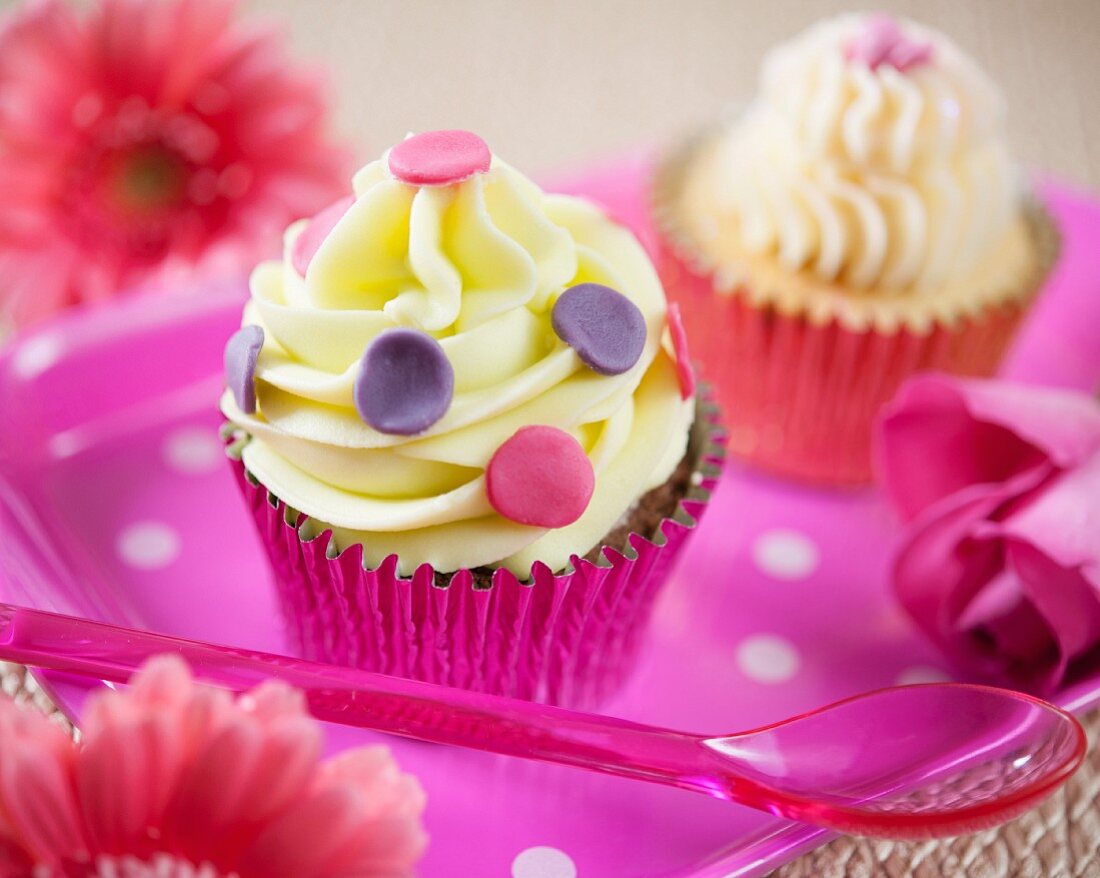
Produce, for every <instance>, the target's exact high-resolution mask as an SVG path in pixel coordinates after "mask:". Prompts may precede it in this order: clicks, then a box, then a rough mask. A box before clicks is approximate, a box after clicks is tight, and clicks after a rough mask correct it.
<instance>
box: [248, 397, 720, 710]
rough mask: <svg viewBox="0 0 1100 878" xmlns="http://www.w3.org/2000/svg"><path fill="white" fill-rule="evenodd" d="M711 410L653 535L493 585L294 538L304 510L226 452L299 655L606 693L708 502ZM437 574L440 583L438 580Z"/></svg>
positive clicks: (571, 700)
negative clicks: (684, 477) (682, 487)
mask: <svg viewBox="0 0 1100 878" xmlns="http://www.w3.org/2000/svg"><path fill="white" fill-rule="evenodd" d="M722 439H724V437H723V436H721V435H720V433H719V430H718V427H717V424H716V421H715V417H714V415H713V412H712V411H710V410H707V411H702V407H701V413H700V415H699V417H698V418H697V421H696V428H695V430H694V431H693V447H694V448H695V449H699V453H698V457H697V460H698V463H697V464H696V466H695V468H694V470H693V472H692V479H691V483H690V484H691V486H690V487H689V489H688V491H687V493H686V495H685V497H684V498H683V499H682V500H681V501H680V503H679V504H678V507H677V511H676V513H675V514H674V515H673V517H671V518H666V519H664V520H663V521H662V522H661V524H660V525H659V527H658V529H657V533H656V534H655V537H654V539H648V538H646V537H644V536H641V535H639V534H636V533H632V534H630V536H629V538H628V542H629V545H630V551H629V553H628V554H623V553H622V552H619V551H616V550H615V549H612V548H610V547H607V546H605V547H604V548H603V550H602V555H603V557H604V559H605V562H606V566H605V564H594V563H592V562H590V561H587V560H585V559H582V558H578V557H576V556H574V558H573V563H572V570H571V572H566V573H559V574H555V573H553V572H552V571H550V569H549V568H547V567H546V566H545V565H544V564H535V565H534V567H533V569H532V577H531V580H530V581H529V582H521V581H520V580H519V579H518V578H517V577H516V576H515V574H513V573H511V572H510V571H508V570H504V569H498V570H496V571H495V572H494V573H493V577H492V582H491V585H490V586H489V587H479V586H477V585H476V584H475V581H474V577H473V575H472V574H471V573H470V572H469V571H468V570H460V571H458V572H457V573H454V574H452V575H450V576H449V577H448V576H438V575H437V574H436V572H435V570H434V569H433V568H432V567H431V565H428V564H424V565H421V566H420V567H419V568H417V569H416V571H415V572H414V573H413V575H412V576H411V577H401V576H399V575H398V574H397V556H396V555H391V556H390V557H389V558H387V559H386V560H385V561H383V562H382V564H380V565H379V566H378V567H377V568H375V569H367V568H365V567H364V565H363V550H362V546H358V545H357V546H352V547H349V548H348V549H346V550H344V551H343V552H340V553H338V554H337V553H335V552H334V551H333V549H332V546H331V532H330V531H325V532H324V533H323V534H321V535H319V536H317V537H315V538H313V539H309V540H307V539H303V538H302V537H301V536H300V534H299V528H300V527H301V525H302V523H303V522H304V520H305V516H303V515H301V514H299V513H297V512H295V511H294V510H292V509H290V508H288V507H287V505H286V504H285V503H284V502H283V501H282V500H280V499H279V498H278V497H276V496H274V495H273V494H272V493H271V492H270V491H268V489H267V488H266V487H264V486H263V485H262V484H259V483H258V482H257V481H256V480H255V479H254V478H253V477H252V476H251V474H250V473H248V472H247V471H246V468H245V466H244V464H243V462H242V461H241V460H239V459H238V458H235V457H233V456H231V457H230V463H231V466H232V468H233V472H234V474H235V476H236V479H237V483H238V485H239V487H240V490H241V493H242V496H243V497H244V500H245V503H246V505H247V507H248V509H249V511H250V512H251V513H252V517H253V519H254V520H255V523H256V528H257V531H258V533H259V535H260V538H261V541H262V542H263V545H264V547H265V549H266V551H267V554H268V557H269V559H270V561H271V565H272V569H273V573H274V580H275V585H276V588H277V591H278V593H279V598H280V602H281V604H282V607H283V612H284V617H285V619H286V623H287V627H288V634H289V636H290V639H291V641H292V643H293V645H294V647H295V648H296V649H297V651H298V652H299V653H300V654H301V655H302V656H303V657H305V658H308V659H313V660H316V661H324V662H331V663H335V664H341V665H349V666H352V667H358V668H362V669H364V670H369V671H375V672H378V673H383V674H393V675H396V676H402V677H411V678H413V679H417V680H424V681H427V682H432V683H440V684H443V685H447V686H457V687H460V688H464V689H472V690H474V691H478V692H488V693H492V694H496V695H505V696H510V697H514V698H523V699H527V700H532V701H541V702H545V703H548V704H558V705H564V706H570V707H576V708H591V707H594V706H596V705H598V704H600V703H602V702H603V701H604V700H606V698H607V697H608V696H609V695H611V694H612V693H613V692H614V691H615V690H616V689H618V687H619V686H620V685H621V684H622V682H623V681H624V680H625V678H626V676H627V675H628V674H629V672H630V670H631V668H632V666H633V664H634V659H635V658H636V656H637V653H638V651H639V648H640V645H641V642H642V639H643V636H644V632H645V630H646V627H647V624H648V621H649V617H650V614H651V610H652V607H653V602H654V599H655V597H656V596H657V594H658V592H659V591H660V589H661V587H662V586H663V585H664V583H665V582H666V581H667V579H668V574H669V573H670V571H671V568H672V566H673V564H674V563H675V561H676V560H677V558H678V557H679V556H680V553H681V552H682V550H683V547H684V544H685V542H686V541H687V539H688V537H689V536H690V534H691V532H692V531H693V530H694V529H695V527H696V526H697V524H698V521H699V519H700V517H701V516H702V514H703V511H704V509H705V508H706V506H707V503H708V500H709V495H710V492H711V491H712V490H713V488H714V485H715V484H716V481H717V477H718V474H719V472H720V467H721V463H722V452H721V450H720V445H721V441H722ZM441 583H442V584H441Z"/></svg>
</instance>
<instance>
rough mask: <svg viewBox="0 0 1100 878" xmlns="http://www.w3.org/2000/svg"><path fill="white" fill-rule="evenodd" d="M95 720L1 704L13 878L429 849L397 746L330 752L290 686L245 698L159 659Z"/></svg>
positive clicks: (396, 861) (371, 872)
mask: <svg viewBox="0 0 1100 878" xmlns="http://www.w3.org/2000/svg"><path fill="white" fill-rule="evenodd" d="M82 727H83V731H84V739H83V744H82V745H81V746H76V745H74V744H73V743H72V741H71V740H70V739H69V737H68V736H67V735H66V734H65V732H64V731H63V730H62V729H61V728H59V727H58V726H57V725H55V724H53V723H51V722H50V721H49V720H48V719H46V718H45V717H44V716H43V715H42V714H40V713H37V712H35V711H30V710H25V709H22V708H19V707H17V706H16V705H15V704H13V703H12V702H11V701H9V700H7V699H3V700H2V701H0V876H2V878H77V876H79V878H230V876H234V878H336V876H339V878H399V876H407V875H411V874H412V866H413V864H414V863H415V862H416V860H417V859H418V858H419V856H420V854H421V852H422V851H423V848H424V845H425V842H426V837H425V835H424V831H423V829H422V828H421V823H420V815H421V813H422V811H423V809H424V793H423V791H422V790H421V788H420V785H419V784H418V783H417V782H416V780H415V779H414V778H413V777H411V776H410V775H407V774H402V773H401V772H400V771H399V770H398V767H397V765H396V763H395V762H394V761H393V758H392V757H391V756H390V753H389V750H388V749H386V748H385V747H377V746H376V747H365V748H362V749H359V750H352V751H347V752H345V753H343V754H341V755H339V756H336V757H335V758H332V759H330V760H328V761H327V762H321V760H320V756H321V732H320V728H319V727H318V724H317V723H316V722H315V721H314V720H313V719H312V718H310V717H309V716H307V715H306V712H305V707H304V699H303V697H302V695H301V693H299V692H297V691H295V690H293V689H290V688H289V687H287V686H285V685H283V684H281V683H275V682H272V683H265V684H263V685H261V686H259V687H258V688H256V689H255V690H253V691H252V692H251V693H250V694H249V695H247V696H245V697H242V698H240V699H239V700H237V701H234V700H233V699H232V698H231V697H230V696H229V695H228V694H227V693H226V692H224V691H221V690H217V689H210V688H205V687H202V686H198V685H196V684H195V682H194V681H193V680H192V678H191V675H190V673H189V672H188V670H187V668H186V666H185V665H184V664H183V662H182V661H181V660H179V659H178V658H169V657H161V658H159V659H154V660H153V661H152V662H150V663H149V664H148V665H147V666H146V668H145V669H144V670H143V671H142V672H141V673H139V674H138V675H137V676H136V677H135V679H134V683H133V685H132V686H131V687H130V688H129V689H127V690H125V691H117V692H110V691H109V692H105V693H104V694H101V695H98V696H95V697H94V698H93V699H92V700H91V701H89V704H88V707H87V710H86V711H85V715H84V722H83V724H82Z"/></svg>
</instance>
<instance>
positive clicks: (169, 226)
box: [62, 98, 250, 261]
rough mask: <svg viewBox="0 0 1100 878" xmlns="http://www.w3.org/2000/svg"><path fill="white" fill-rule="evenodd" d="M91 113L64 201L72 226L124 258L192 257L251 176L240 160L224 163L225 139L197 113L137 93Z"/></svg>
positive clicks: (103, 249) (75, 233) (77, 235)
mask: <svg viewBox="0 0 1100 878" xmlns="http://www.w3.org/2000/svg"><path fill="white" fill-rule="evenodd" d="M86 115H87V118H86V119H85V118H83V117H81V120H80V121H82V122H84V124H83V125H82V126H81V127H83V128H84V136H83V138H82V142H81V144H80V146H79V147H77V150H76V152H75V154H74V156H73V159H74V160H73V162H72V164H71V166H70V172H69V176H68V179H67V180H66V182H65V185H64V189H63V194H62V203H63V206H64V212H65V216H66V217H67V218H68V219H69V233H70V234H71V235H72V236H73V237H74V238H76V239H78V240H79V241H81V242H82V243H83V244H85V245H86V246H89V247H92V248H94V249H96V250H98V251H100V252H103V253H114V254H116V255H117V256H118V257H119V258H121V259H124V260H127V261H130V260H135V259H136V260H147V261H157V260H160V259H162V258H163V257H164V256H165V255H167V253H168V252H169V251H170V250H171V251H175V252H180V253H183V254H185V255H191V256H193V255H195V254H196V253H197V251H198V250H200V249H201V248H202V246H203V245H204V243H205V242H207V241H208V240H209V236H210V235H211V234H213V233H216V232H217V230H218V229H219V228H220V227H221V226H222V224H223V223H224V221H225V219H226V216H227V211H228V206H229V203H230V201H231V200H232V199H233V198H235V197H239V196H240V195H241V194H242V193H243V191H244V189H247V187H248V185H249V183H250V178H249V177H248V175H247V172H245V171H244V170H243V169H242V168H241V167H239V166H238V165H237V164H235V163H230V164H229V166H228V167H224V165H225V164H226V158H225V155H224V150H223V144H222V140H221V138H220V137H219V135H218V134H217V133H216V132H215V131H214V130H213V129H211V128H210V127H209V126H208V125H207V124H206V123H205V122H204V121H203V119H201V118H200V117H199V116H197V115H194V114H192V113H189V112H186V111H183V112H180V111H174V112H166V111H164V110H158V109H153V108H150V107H149V106H148V105H146V104H145V103H144V102H142V101H141V100H139V99H135V98H131V99H128V100H126V101H124V102H122V103H121V104H120V105H118V106H117V107H115V108H114V109H113V110H112V111H110V112H103V111H102V104H101V103H97V104H96V105H95V107H93V109H92V111H89V112H88V114H86Z"/></svg>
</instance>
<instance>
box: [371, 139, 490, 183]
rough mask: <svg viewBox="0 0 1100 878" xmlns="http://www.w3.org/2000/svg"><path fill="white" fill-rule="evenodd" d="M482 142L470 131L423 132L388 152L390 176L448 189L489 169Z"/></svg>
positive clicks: (483, 142)
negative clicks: (451, 185) (447, 187)
mask: <svg viewBox="0 0 1100 878" xmlns="http://www.w3.org/2000/svg"><path fill="white" fill-rule="evenodd" d="M492 160H493V156H492V153H490V152H489V147H488V146H486V144H485V141H484V140H482V139H481V138H480V137H478V136H477V135H476V134H473V133H471V132H469V131H425V132H424V133H423V134H414V135H413V136H412V137H408V138H406V139H405V140H402V141H401V142H400V143H399V144H397V145H396V146H395V147H394V148H393V149H391V150H390V173H391V174H393V175H394V176H395V177H396V178H397V179H398V180H400V181H401V182H402V183H411V184H412V185H413V186H448V185H450V184H451V183H461V182H462V181H463V180H466V179H468V178H469V177H472V176H473V175H474V174H477V173H484V172H485V171H488V170H489V165H490V163H491V162H492Z"/></svg>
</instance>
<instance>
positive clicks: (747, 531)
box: [0, 157, 1100, 878]
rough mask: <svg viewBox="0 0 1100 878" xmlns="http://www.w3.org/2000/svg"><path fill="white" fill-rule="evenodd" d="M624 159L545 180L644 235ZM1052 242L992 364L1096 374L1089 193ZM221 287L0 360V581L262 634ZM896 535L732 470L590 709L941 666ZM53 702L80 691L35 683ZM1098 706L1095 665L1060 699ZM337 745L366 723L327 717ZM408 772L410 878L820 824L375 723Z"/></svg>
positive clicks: (821, 696)
mask: <svg viewBox="0 0 1100 878" xmlns="http://www.w3.org/2000/svg"><path fill="white" fill-rule="evenodd" d="M645 167H646V165H645V160H644V158H642V157H635V158H632V159H629V160H626V161H620V162H617V163H615V165H614V166H613V168H614V169H613V170H606V169H605V170H602V171H598V172H593V173H591V174H588V175H585V176H584V177H583V178H574V179H573V180H572V182H570V183H568V184H562V185H561V186H559V187H558V188H563V189H571V190H573V191H580V192H584V193H587V194H588V195H590V196H591V197H592V198H594V199H597V200H600V201H603V202H604V203H605V204H607V205H608V206H609V207H610V208H611V209H612V210H613V212H615V213H616V214H617V215H618V216H619V217H620V218H622V219H624V220H626V221H628V222H632V223H634V224H636V225H637V226H638V228H639V232H640V234H641V235H642V236H643V238H645V237H646V236H647V235H648V234H649V230H648V229H647V228H646V227H644V225H643V224H642V223H643V220H642V219H640V218H641V217H642V211H641V207H642V204H643V199H642V195H641V193H642V187H641V180H642V179H643V175H644V172H645ZM1046 191H1047V194H1048V196H1049V201H1050V203H1051V206H1052V208H1053V210H1054V211H1055V213H1056V214H1057V217H1058V219H1059V221H1060V223H1061V225H1062V228H1063V231H1064V232H1065V235H1066V246H1065V258H1064V260H1063V263H1062V265H1061V267H1060V269H1059V271H1058V274H1057V276H1056V277H1055V278H1054V279H1053V280H1052V282H1051V284H1050V286H1049V289H1048V290H1047V291H1046V294H1045V296H1044V298H1043V301H1042V302H1041V303H1040V305H1039V307H1038V308H1037V310H1036V313H1035V315H1034V318H1033V319H1032V321H1031V323H1030V324H1029V326H1028V329H1027V332H1026V333H1025V335H1024V337H1022V338H1021V340H1020V342H1019V344H1018V346H1017V348H1016V350H1015V352H1014V354H1013V357H1012V358H1011V361H1010V363H1009V365H1008V368H1007V371H1008V373H1009V374H1011V375H1012V376H1014V377H1017V378H1023V379H1030V380H1036V381H1041V382H1045V383H1050V384H1061V385H1066V386H1074V387H1080V388H1093V387H1095V386H1096V383H1097V379H1098V378H1100V207H1098V206H1096V205H1093V204H1091V203H1089V202H1088V201H1086V200H1085V199H1082V198H1079V197H1075V196H1073V195H1071V194H1068V193H1066V192H1065V191H1063V190H1059V189H1056V188H1053V187H1048V188H1047V190H1046ZM244 294H245V292H244V288H243V286H242V285H241V284H240V283H235V284H225V285H224V286H222V287H220V288H218V289H213V290H204V291H203V294H202V295H201V296H198V297H191V298H184V297H178V296H176V297H169V298H165V297H164V296H163V295H162V296H146V297H139V298H135V299H131V300H129V301H128V302H126V303H125V304H122V305H118V306H114V307H109V308H104V309H101V310H96V311H90V312H86V313H84V314H74V315H71V316H68V317H65V318H63V319H61V320H59V321H57V322H56V323H54V324H52V325H49V326H46V327H44V328H42V329H40V330H38V331H36V332H34V333H31V334H29V335H27V336H25V337H23V338H22V339H21V340H20V341H19V342H18V343H17V344H15V345H14V346H12V347H11V348H10V349H9V350H8V351H7V353H6V354H5V355H4V356H3V357H2V358H0V419H2V422H0V598H2V599H3V600H7V601H12V602H16V603H22V604H25V605H28V606H33V607H39V608H43V609H50V610H57V611H63V612H68V613H75V614H79V615H84V616H87V617H89V618H99V619H106V620H111V621H119V622H123V623H129V624H134V625H138V626H144V627H147V628H150V629H153V630H157V631H164V632H168V633H171V634H179V635H184V636H192V637H199V638H204V639H207V640H214V641H220V642H223V643H229V644H235V645H240V646H246V647H252V648H257V649H266V650H273V651H285V649H286V647H285V646H284V641H283V637H282V632H281V628H280V624H279V621H278V615H277V612H276V606H275V601H274V596H273V593H272V590H271V587H270V583H269V579H268V572H267V569H266V566H265V562H264V561H263V559H262V558H261V555H260V551H259V547H258V545H257V542H256V540H255V539H254V538H253V534H252V532H251V525H250V523H249V521H248V517H247V515H246V513H245V510H244V508H243V506H242V504H241V501H240V498H239V497H238V496H237V490H236V487H235V486H234V484H233V482H232V477H231V475H230V472H229V468H228V467H227V466H226V464H225V462H224V460H223V459H222V453H221V450H220V445H219V443H218V441H217V428H218V424H219V421H220V418H219V415H218V413H217V411H216V408H215V401H216V399H217V396H218V392H219V390H220V387H221V375H220V364H221V350H222V346H223V343H224V341H225V339H226V337H227V336H228V335H229V334H230V332H231V331H232V330H233V329H234V328H235V327H236V326H237V325H238V322H239V315H240V305H241V302H242V300H243V297H244ZM895 534H896V529H895V526H894V524H893V522H892V520H891V517H890V515H889V514H888V512H887V510H886V508H885V507H884V506H883V504H882V503H881V501H880V499H879V497H878V496H877V495H876V494H875V493H874V492H872V491H863V492H857V493H851V492H849V493H830V492H824V491H814V490H810V489H807V488H801V487H797V486H795V485H792V484H787V483H784V482H780V481H777V480H774V479H772V478H768V477H765V476H763V475H760V474H756V473H753V472H750V471H748V470H745V469H742V468H740V467H739V466H738V465H736V464H733V465H731V467H730V469H729V471H728V472H727V474H726V477H725V478H724V480H723V483H722V485H721V486H720V489H719V491H718V493H717V496H716V499H715V501H714V502H713V504H712V505H711V508H710V510H709V512H708V514H707V516H706V520H705V522H704V524H703V526H702V527H701V529H700V531H699V533H698V534H697V535H696V538H695V540H694V543H693V544H692V545H691V546H690V547H689V550H688V557H687V558H686V559H685V563H683V564H682V565H681V567H680V570H679V573H678V574H677V575H676V576H675V577H674V582H673V583H672V585H671V586H670V587H669V589H668V590H667V592H666V594H665V596H664V599H663V600H662V602H661V604H660V605H659V607H658V609H657V612H656V618H655V623H654V628H653V632H652V636H651V639H650V643H649V646H648V648H647V651H646V653H645V656H644V659H643V663H642V666H641V668H640V670H639V672H638V673H637V674H636V676H635V677H634V679H633V680H632V682H631V683H630V685H629V687H628V688H627V690H626V691H625V692H624V693H623V694H622V695H621V697H619V698H618V699H617V700H616V701H615V702H614V703H612V704H610V705H608V707H607V711H608V712H609V713H611V714H614V715H617V716H623V717H628V718H632V719H637V720H641V721H644V722H651V723H659V724H664V725H668V726H673V727H677V728H683V729H690V730H698V731H708V732H721V731H732V730H734V729H737V728H744V727H749V726H754V725H758V724H762V723H766V722H770V721H772V720H777V719H780V718H782V717H785V716H788V715H791V714H793V713H797V712H800V711H804V710H807V709H809V708H812V707H815V706H817V705H820V704H823V703H826V702H829V701H833V700H835V699H838V698H841V697H844V696H848V695H852V694H854V693H857V692H860V691H863V690H867V689H872V688H876V687H880V686H886V685H890V684H892V683H896V682H899V681H902V682H904V681H917V680H925V679H929V678H936V677H944V676H946V671H945V670H944V668H943V665H942V662H941V660H940V658H939V657H938V656H937V654H936V653H935V652H933V651H932V649H931V648H930V647H929V646H928V645H926V644H925V643H923V642H922V641H920V640H919V639H918V638H917V637H916V635H915V634H914V632H913V630H912V629H911V627H910V624H909V622H908V620H907V619H906V617H905V616H904V615H903V614H902V613H901V611H900V610H899V609H898V608H897V606H895V604H894V602H893V601H892V600H891V597H890V593H889V590H888V588H887V587H886V571H887V563H888V556H889V551H890V547H891V544H892V542H893V540H894V538H895ZM50 685H51V686H52V688H53V691H54V693H55V695H56V696H57V697H58V699H59V700H60V702H61V704H62V706H64V707H65V708H66V710H68V711H69V712H70V714H71V715H73V716H77V715H78V714H79V707H80V703H81V700H82V697H83V695H84V694H85V693H86V691H87V690H86V688H85V686H84V685H83V684H80V683H78V682H77V681H73V680H64V679H60V678H56V677H51V679H50ZM1059 700H1060V701H1061V703H1063V704H1064V705H1066V706H1068V707H1070V708H1071V709H1078V710H1081V709H1085V708H1087V707H1089V706H1091V705H1092V704H1095V703H1100V676H1098V677H1097V678H1096V679H1093V680H1088V681H1084V682H1082V683H1080V684H1078V685H1077V686H1075V687H1074V688H1073V689H1072V690H1071V691H1067V692H1065V693H1063V694H1062V696H1061V697H1060V699H1059ZM329 731H330V737H329V740H330V743H331V746H332V747H333V748H334V749H337V748H342V747H347V746H351V745H354V744H359V743H363V742H366V741H368V740H372V739H378V738H379V736H372V735H369V734H367V733H363V732H357V731H353V730H348V729H341V728H337V727H332V728H331V729H330V730H329ZM387 741H388V743H390V744H391V746H392V747H393V749H394V750H395V751H396V754H397V757H398V759H399V760H400V761H401V763H402V764H403V765H404V767H405V768H407V769H409V770H411V771H413V772H415V773H416V774H418V775H419V776H420V778H421V780H422V781H423V783H424V786H425V787H426V788H427V790H428V795H429V806H428V812H427V823H428V829H429V831H430V833H431V836H432V842H431V846H430V848H429V851H428V854H427V856H426V858H425V860H424V862H423V866H422V868H421V874H422V875H423V876H425V878H440V876H470V875H476V876H478V878H493V876H500V878H576V876H579V878H687V876H694V878H733V876H753V875H762V874H764V873H766V872H768V871H770V870H772V869H774V868H776V867H777V866H779V865H781V864H782V863H783V862H786V861H787V860H789V859H791V858H793V857H795V856H797V855H798V854H799V853H802V852H804V851H806V850H808V849H810V848H812V847H814V846H815V845H817V844H820V843H822V842H823V841H825V840H827V839H828V837H829V835H828V834H827V833H825V832H823V831H819V830H815V829H813V828H810V827H807V826H803V825H798V824H792V823H789V822H786V821H782V820H779V819H776V818H773V817H770V816H768V815H765V814H761V813H757V812H754V811H750V810H748V809H744V808H739V807H736V806H733V805H729V804H727V803H725V802H721V801H718V800H711V799H707V798H704V797H702V796H699V795H697V794H692V793H687V792H680V791H676V790H671V789H664V788H659V787H649V786H647V785H644V784H639V783H636V782H632V781H625V780H618V779H614V778H608V777H601V776H596V775H591V774H587V773H585V772H582V771H577V770H573V769H566V768H554V767H549V766H543V765H536V764H527V763H523V762H519V761H515V760H507V759H503V758H498V757H493V756H488V755H483V754H473V753H467V752H462V751H459V750H453V749H448V748H443V747H436V746H430V745H423V744H418V743H415V742H409V741H404V740H399V739H387Z"/></svg>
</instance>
